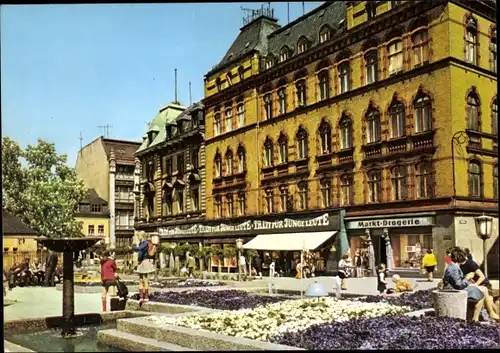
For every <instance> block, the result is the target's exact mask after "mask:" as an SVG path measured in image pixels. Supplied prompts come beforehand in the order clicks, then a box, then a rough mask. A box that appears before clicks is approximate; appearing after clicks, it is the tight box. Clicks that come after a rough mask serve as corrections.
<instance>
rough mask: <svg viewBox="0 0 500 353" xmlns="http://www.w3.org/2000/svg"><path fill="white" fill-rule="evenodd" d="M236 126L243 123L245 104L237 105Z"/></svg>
mask: <svg viewBox="0 0 500 353" xmlns="http://www.w3.org/2000/svg"><path fill="white" fill-rule="evenodd" d="M237 111H238V127H239V128H240V127H243V126H244V125H245V106H244V105H243V104H240V105H238V108H237Z"/></svg>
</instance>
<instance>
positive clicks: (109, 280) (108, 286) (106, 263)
mask: <svg viewBox="0 0 500 353" xmlns="http://www.w3.org/2000/svg"><path fill="white" fill-rule="evenodd" d="M116 277H117V276H116V262H115V260H113V259H111V258H110V254H109V251H105V252H104V253H103V254H102V257H101V282H102V291H101V302H102V311H103V312H106V303H107V298H108V295H109V296H111V297H114V296H116Z"/></svg>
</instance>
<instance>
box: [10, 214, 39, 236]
mask: <svg viewBox="0 0 500 353" xmlns="http://www.w3.org/2000/svg"><path fill="white" fill-rule="evenodd" d="M2 226H3V227H2V228H3V234H2V235H3V236H6V235H7V236H9V235H37V233H36V232H35V231H34V230H33V229H31V228H30V227H28V226H27V225H26V224H24V223H23V222H21V220H20V219H19V218H17V217H15V216H14V215H12V214H11V213H10V212H8V211H6V210H4V209H2Z"/></svg>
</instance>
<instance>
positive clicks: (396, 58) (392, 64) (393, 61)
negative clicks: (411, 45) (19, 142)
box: [387, 38, 403, 75]
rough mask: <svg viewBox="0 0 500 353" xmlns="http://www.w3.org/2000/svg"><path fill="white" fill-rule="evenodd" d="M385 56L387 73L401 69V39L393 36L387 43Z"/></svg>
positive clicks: (390, 73) (393, 72)
mask: <svg viewBox="0 0 500 353" xmlns="http://www.w3.org/2000/svg"><path fill="white" fill-rule="evenodd" d="M387 57H388V61H389V75H392V74H395V73H398V72H400V71H401V70H403V41H402V40H401V38H395V39H393V40H391V41H390V42H389V44H387Z"/></svg>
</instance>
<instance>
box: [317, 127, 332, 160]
mask: <svg viewBox="0 0 500 353" xmlns="http://www.w3.org/2000/svg"><path fill="white" fill-rule="evenodd" d="M319 136H320V140H321V154H328V153H331V152H332V128H331V126H330V124H328V123H327V122H326V121H324V120H323V121H322V123H321V125H320V127H319Z"/></svg>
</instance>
